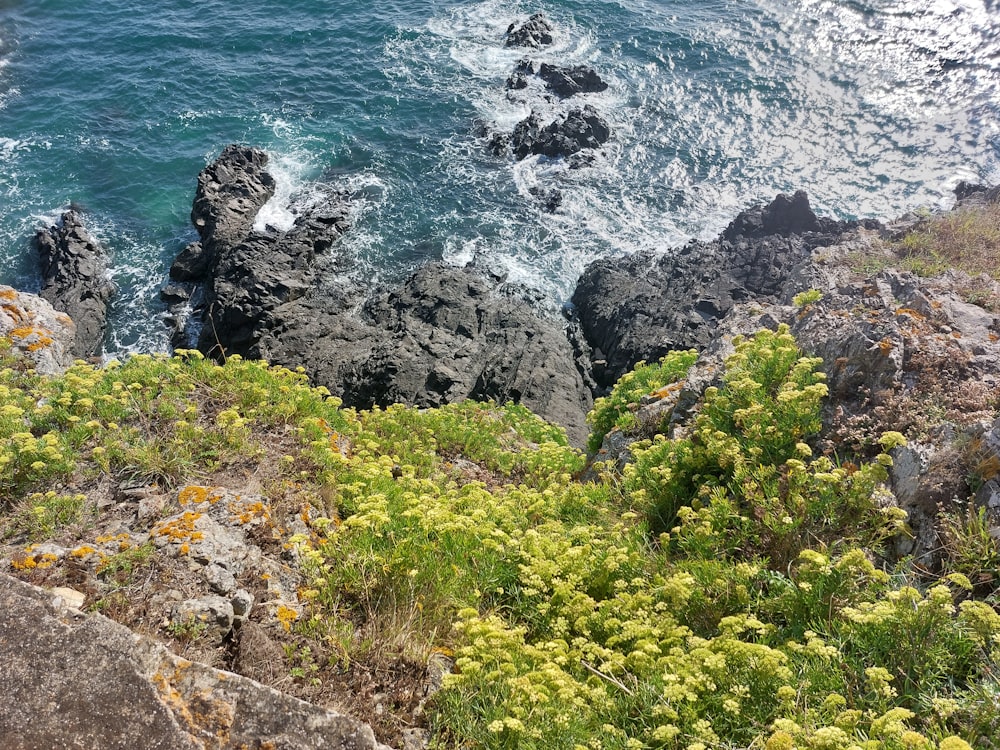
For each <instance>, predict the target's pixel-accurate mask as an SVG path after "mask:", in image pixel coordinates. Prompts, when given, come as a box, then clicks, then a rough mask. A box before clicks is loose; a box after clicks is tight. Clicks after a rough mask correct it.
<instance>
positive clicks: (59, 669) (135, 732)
mask: <svg viewBox="0 0 1000 750" xmlns="http://www.w3.org/2000/svg"><path fill="white" fill-rule="evenodd" d="M0 654H2V655H0V658H2V660H3V663H4V669H3V672H2V673H0V693H2V694H3V696H4V698H5V700H4V705H3V707H2V708H0V741H2V745H3V747H4V748H7V749H8V750H38V748H55V747H80V748H93V750H97V749H98V748H102V749H104V748H122V749H124V748H137V747H141V748H150V749H152V748H164V749H166V748H170V749H171V750H176V749H178V748H180V749H187V748H190V749H191V750H204V749H206V748H213V749H215V750H223V749H227V750H228V749H229V748H232V750H237V748H246V747H272V748H276V749H278V748H281V749H283V750H296V749H298V748H316V749H317V750H320V748H343V749H344V750H369V749H370V750H387V749H386V748H385V747H384V746H383V745H380V744H379V743H378V742H376V740H375V737H374V735H373V734H372V730H371V729H370V728H369V727H367V726H366V725H363V724H361V723H360V722H358V721H356V720H354V719H351V718H349V717H347V716H343V715H340V714H337V713H334V712H332V711H328V710H325V709H322V708H319V707H316V706H313V705H310V704H308V703H304V702H302V701H299V700H296V699H294V698H290V697H288V696H286V695H283V694H281V693H279V692H277V691H275V690H272V689H270V688H267V687H264V686H263V685H260V684H259V683H256V682H253V681H252V680H249V679H247V678H245V677H240V676H238V675H235V674H232V673H228V672H222V671H220V670H216V669H212V668H210V667H207V666H204V665H201V664H198V663H195V662H191V661H187V660H185V659H181V658H179V657H177V656H175V655H174V654H172V653H170V652H169V651H168V650H167V649H166V648H164V647H163V646H161V645H160V644H158V643H156V642H155V641H152V640H150V639H148V638H144V637H142V636H139V635H136V634H134V633H132V632H131V631H129V630H128V629H127V628H124V627H122V626H121V625H118V624H116V623H114V622H112V621H111V620H108V619H106V618H105V617H103V616H101V615H98V614H91V615H85V614H83V613H81V612H79V611H78V610H75V609H71V608H69V607H68V606H67V605H66V601H65V599H64V598H63V597H61V596H59V595H54V594H52V593H48V592H46V591H44V590H43V589H39V588H35V587H34V586H30V585H28V584H26V583H22V582H20V581H17V580H15V579H13V578H10V577H9V576H6V575H2V574H0Z"/></svg>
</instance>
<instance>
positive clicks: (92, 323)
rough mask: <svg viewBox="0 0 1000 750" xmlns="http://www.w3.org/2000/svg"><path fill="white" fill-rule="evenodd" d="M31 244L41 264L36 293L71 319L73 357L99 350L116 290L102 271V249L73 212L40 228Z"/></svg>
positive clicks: (105, 272)
mask: <svg viewBox="0 0 1000 750" xmlns="http://www.w3.org/2000/svg"><path fill="white" fill-rule="evenodd" d="M35 246H36V247H37V249H38V255H39V258H40V260H41V267H42V289H41V296H42V297H43V298H44V299H46V300H48V301H49V302H51V303H52V306H53V307H54V308H56V309H57V310H60V311H61V312H64V313H66V314H67V315H69V316H70V318H72V319H73V322H74V323H75V324H76V337H75V339H74V342H73V347H72V354H73V356H75V357H83V358H85V357H90V356H93V355H95V354H98V353H99V352H100V351H101V348H102V346H103V343H104V331H105V329H106V327H107V315H108V302H109V301H110V299H111V297H112V295H113V294H114V291H115V288H114V285H113V284H112V283H111V281H110V279H109V278H108V276H107V253H106V252H105V251H104V248H102V247H101V246H100V245H99V244H98V243H97V242H96V241H95V240H94V238H93V237H91V236H90V233H89V232H87V229H86V227H84V225H83V220H82V218H81V217H80V215H79V214H78V213H76V212H75V211H67V212H66V213H64V214H63V215H62V220H61V223H60V224H59V225H58V226H53V227H50V228H49V229H42V230H39V231H38V233H37V234H36V235H35Z"/></svg>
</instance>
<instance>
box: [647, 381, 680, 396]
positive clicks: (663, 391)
mask: <svg viewBox="0 0 1000 750" xmlns="http://www.w3.org/2000/svg"><path fill="white" fill-rule="evenodd" d="M686 382H687V381H686V380H678V381H677V382H676V383H668V384H667V385H665V386H663V387H662V388H658V389H657V390H655V391H653V392H652V393H650V394H649V395H650V396H652V397H653V398H655V399H664V398H669V397H670V396H673V395H674V394H676V393H678V392H679V391H680V390H681V389H682V388H683V387H684V384H685V383H686Z"/></svg>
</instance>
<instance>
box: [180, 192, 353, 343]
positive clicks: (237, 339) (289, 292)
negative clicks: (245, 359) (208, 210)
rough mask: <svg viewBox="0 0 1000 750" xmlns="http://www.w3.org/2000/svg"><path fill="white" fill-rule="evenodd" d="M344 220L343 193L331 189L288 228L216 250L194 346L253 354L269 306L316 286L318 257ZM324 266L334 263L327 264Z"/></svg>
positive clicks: (344, 224) (256, 234) (251, 236)
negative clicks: (197, 336)
mask: <svg viewBox="0 0 1000 750" xmlns="http://www.w3.org/2000/svg"><path fill="white" fill-rule="evenodd" d="M348 223H349V222H348V214H347V208H346V199H345V198H344V196H343V195H341V194H339V193H336V192H332V191H331V192H330V194H329V199H328V201H327V202H326V203H324V204H322V205H320V206H317V207H314V208H313V209H312V210H311V211H310V212H309V213H306V214H303V215H301V216H299V217H298V218H297V219H296V221H295V224H294V225H293V226H292V228H291V229H289V230H288V231H287V232H278V231H274V230H269V231H267V232H251V233H250V234H249V236H247V237H246V238H245V239H244V240H243V241H242V242H241V243H239V244H238V245H236V246H235V247H232V248H230V249H228V250H227V251H226V252H224V253H221V254H220V255H219V256H218V257H217V259H216V264H215V269H214V273H213V276H212V279H211V283H210V284H209V285H208V287H207V289H206V299H205V311H204V316H203V323H204V325H203V327H202V332H201V336H200V338H199V341H198V348H199V349H201V350H202V351H203V352H205V353H206V354H213V355H220V354H222V353H223V352H224V353H226V354H240V355H242V356H251V357H253V356H257V355H258V352H257V351H256V349H255V344H256V342H257V341H258V340H259V339H260V337H261V335H262V333H263V331H264V330H265V329H267V327H268V326H270V325H271V323H270V314H271V312H272V311H273V310H275V309H276V308H278V307H279V306H280V305H283V304H286V303H289V302H293V301H295V300H297V299H300V298H302V297H304V296H305V295H306V294H308V293H310V292H311V291H312V290H313V289H314V288H315V286H316V282H317V274H318V269H317V267H316V261H317V258H318V257H319V256H321V255H324V254H326V253H327V252H328V251H329V250H330V249H331V248H332V247H333V245H334V243H335V242H336V241H337V239H339V238H340V236H341V235H342V234H343V233H344V232H345V231H346V229H347V226H348ZM342 261H344V259H342V258H340V259H338V258H332V259H330V262H331V263H332V264H336V263H337V262H342ZM326 270H327V271H333V270H335V269H334V268H332V267H331V266H330V264H328V265H327V267H326ZM339 270H344V269H343V268H341V269H339Z"/></svg>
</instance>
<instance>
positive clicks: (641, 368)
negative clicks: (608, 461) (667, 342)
mask: <svg viewBox="0 0 1000 750" xmlns="http://www.w3.org/2000/svg"><path fill="white" fill-rule="evenodd" d="M697 359H698V353H697V352H696V351H695V350H694V349H690V350H688V351H686V352H670V354H668V355H667V356H665V357H663V358H662V359H661V360H660V361H659V362H657V363H656V364H651V365H648V364H646V363H645V362H639V363H638V364H636V366H635V368H634V369H633V370H632V371H631V372H629V373H627V374H625V375H624V376H622V378H621V379H620V380H619V381H618V382H617V383H616V384H615V387H614V388H613V389H612V390H611V393H610V394H609V395H607V396H605V397H603V398H599V399H597V401H595V402H594V409H593V411H591V412H590V414H588V415H587V423H588V424H589V425H590V426H591V428H592V432H591V434H590V439H589V441H588V442H587V447H588V448H589V449H590V450H591V451H592V452H594V451H597V450H598V449H599V448H600V447H601V443H602V442H603V441H604V436H605V435H607V434H608V433H609V432H611V430H613V429H614V428H616V427H617V428H618V429H619V430H622V431H629V430H631V429H632V428H634V427H636V426H637V425H638V420H637V418H636V416H635V409H636V407H637V406H638V404H639V399H641V398H642V397H643V396H646V395H648V394H656V395H659V396H661V397H665V396H667V395H669V394H670V393H671V392H672V390H673V389H672V388H671V387H672V386H674V387H677V384H678V383H679V382H680V381H682V380H683V378H684V377H685V376H686V375H687V372H688V370H689V369H690V368H691V365H693V364H694V363H695V361H697ZM677 389H678V390H679V387H678V388H677Z"/></svg>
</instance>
